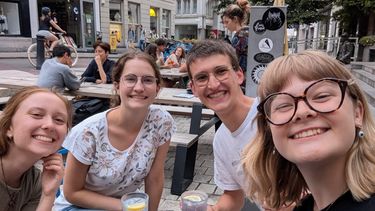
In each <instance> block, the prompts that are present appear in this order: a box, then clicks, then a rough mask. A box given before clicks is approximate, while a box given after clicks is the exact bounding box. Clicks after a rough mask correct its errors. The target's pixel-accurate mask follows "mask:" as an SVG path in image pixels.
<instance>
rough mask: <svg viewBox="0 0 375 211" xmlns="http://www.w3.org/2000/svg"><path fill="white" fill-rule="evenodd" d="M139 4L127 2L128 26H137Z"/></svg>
mask: <svg viewBox="0 0 375 211" xmlns="http://www.w3.org/2000/svg"><path fill="white" fill-rule="evenodd" d="M139 10H140V8H139V4H135V3H131V2H129V8H128V17H129V23H130V24H139V22H140V16H139Z"/></svg>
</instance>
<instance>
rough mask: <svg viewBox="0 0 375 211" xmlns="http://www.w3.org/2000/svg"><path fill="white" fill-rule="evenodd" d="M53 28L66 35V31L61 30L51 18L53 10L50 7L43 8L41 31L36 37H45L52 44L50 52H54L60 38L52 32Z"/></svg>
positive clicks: (40, 23)
mask: <svg viewBox="0 0 375 211" xmlns="http://www.w3.org/2000/svg"><path fill="white" fill-rule="evenodd" d="M51 27H53V28H55V29H56V30H58V31H60V32H62V33H64V34H66V31H64V30H63V29H61V28H60V26H59V25H57V24H56V23H55V22H54V21H53V19H52V18H51V9H50V8H49V7H42V16H41V17H40V22H39V31H38V33H37V34H36V35H39V36H43V37H44V38H45V39H46V40H48V41H50V42H52V44H51V45H50V48H49V51H52V50H53V48H54V47H55V46H56V45H57V43H58V40H59V39H58V38H57V37H56V36H55V35H54V34H53V33H52V32H51V31H50V28H51Z"/></svg>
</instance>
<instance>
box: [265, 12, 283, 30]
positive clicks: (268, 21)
mask: <svg viewBox="0 0 375 211" xmlns="http://www.w3.org/2000/svg"><path fill="white" fill-rule="evenodd" d="M262 21H263V23H264V26H265V27H266V29H268V30H272V31H275V30H278V29H280V28H281V27H282V26H283V24H284V22H285V14H284V12H283V11H282V10H281V9H279V8H275V7H274V8H270V9H268V10H266V12H265V13H264V14H263V18H262Z"/></svg>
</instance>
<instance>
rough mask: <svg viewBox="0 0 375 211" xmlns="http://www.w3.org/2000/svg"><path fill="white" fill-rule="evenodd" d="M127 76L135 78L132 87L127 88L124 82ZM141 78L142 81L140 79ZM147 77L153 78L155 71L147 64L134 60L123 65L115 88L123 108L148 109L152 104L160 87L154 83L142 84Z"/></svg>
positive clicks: (145, 82)
mask: <svg viewBox="0 0 375 211" xmlns="http://www.w3.org/2000/svg"><path fill="white" fill-rule="evenodd" d="M129 75H134V76H137V79H136V83H135V84H134V86H129V85H128V84H127V82H126V80H125V77H126V76H129ZM142 77H143V79H141V78H142ZM147 77H152V78H155V71H154V69H153V68H152V66H151V65H150V64H149V63H148V62H146V61H144V60H142V59H138V58H135V59H131V60H129V61H127V62H126V63H125V65H124V69H123V71H122V74H121V79H120V82H119V84H118V86H117V87H118V90H117V92H118V93H119V94H120V98H121V102H122V104H123V105H124V106H125V107H128V108H133V109H134V108H148V106H149V105H151V104H152V103H153V102H154V99H155V97H156V95H157V93H158V91H159V88H160V87H159V85H158V84H157V83H156V82H155V83H151V84H150V83H147V81H144V82H142V80H145V79H147ZM128 82H129V81H128ZM116 83H117V82H116Z"/></svg>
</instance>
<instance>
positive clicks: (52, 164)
mask: <svg viewBox="0 0 375 211" xmlns="http://www.w3.org/2000/svg"><path fill="white" fill-rule="evenodd" d="M42 160H43V168H44V170H50V171H55V172H56V173H57V174H58V175H63V174H64V162H63V159H62V155H61V154H59V153H54V154H51V155H49V156H47V157H45V158H43V159H42Z"/></svg>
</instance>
